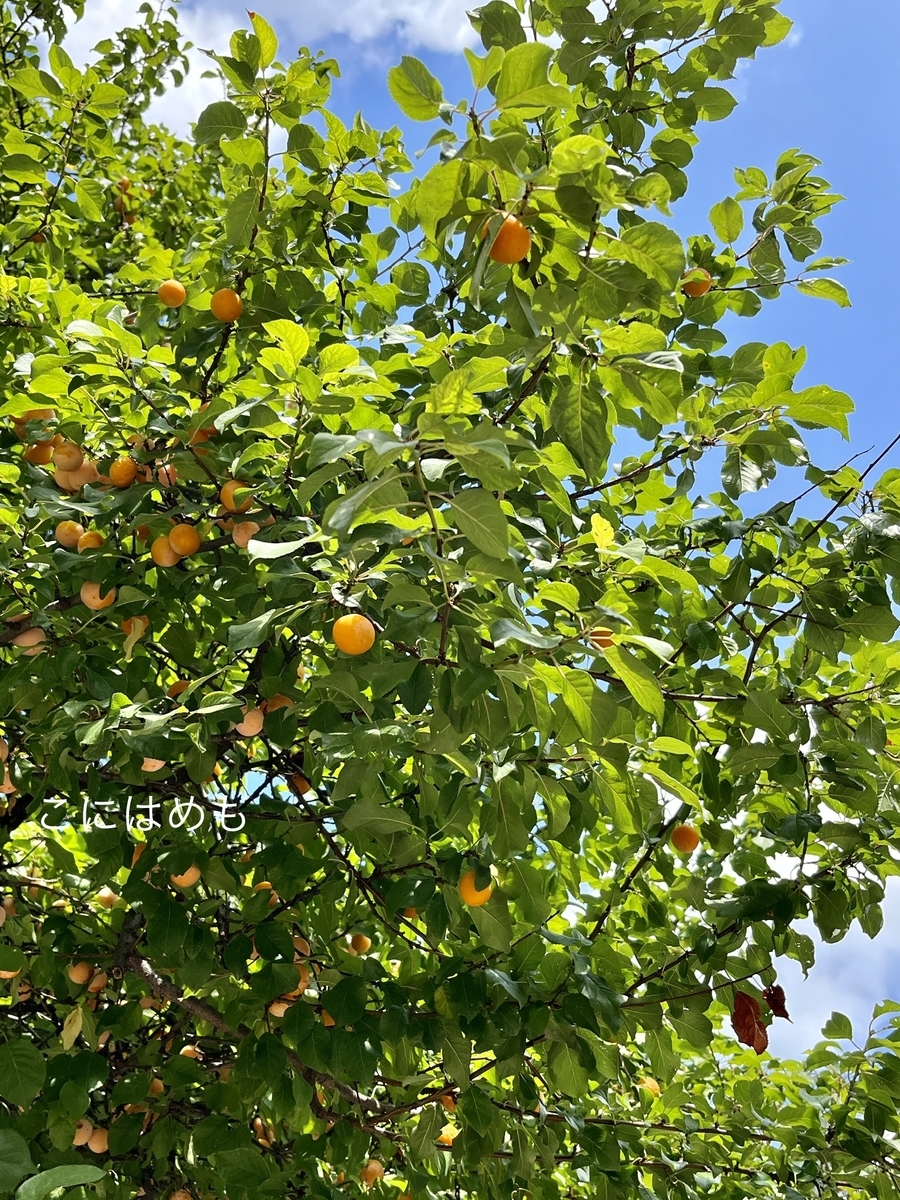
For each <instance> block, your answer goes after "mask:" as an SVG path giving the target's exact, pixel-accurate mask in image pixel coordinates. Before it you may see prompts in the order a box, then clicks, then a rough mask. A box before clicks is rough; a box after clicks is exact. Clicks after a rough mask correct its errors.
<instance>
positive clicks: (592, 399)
mask: <svg viewBox="0 0 900 1200" xmlns="http://www.w3.org/2000/svg"><path fill="white" fill-rule="evenodd" d="M550 420H551V421H552V423H553V428H554V429H555V430H556V432H557V434H558V435H559V437H560V438H561V439H562V441H563V443H564V444H565V446H566V448H567V449H568V450H570V451H571V452H572V454H573V455H574V456H575V458H576V459H577V460H578V463H579V464H580V465H581V466H582V467H583V468H584V470H585V471H586V472H587V475H588V478H589V479H592V480H593V479H599V478H600V477H601V476H602V474H603V470H604V468H605V466H606V462H607V459H608V458H609V452H610V449H611V448H612V436H611V429H610V413H609V406H608V404H607V401H606V399H605V397H604V396H603V393H602V392H601V390H600V388H599V387H597V386H596V384H594V383H593V382H592V381H591V379H590V376H589V375H588V374H587V373H585V374H582V375H580V376H579V377H578V379H577V380H576V381H574V382H569V383H568V384H563V385H561V386H560V389H559V392H558V394H557V396H556V399H555V400H554V401H553V404H552V407H551V409H550Z"/></svg>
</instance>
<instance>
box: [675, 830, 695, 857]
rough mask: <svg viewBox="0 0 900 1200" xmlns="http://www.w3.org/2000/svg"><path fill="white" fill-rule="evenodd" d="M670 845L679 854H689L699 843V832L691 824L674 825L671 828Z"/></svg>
mask: <svg viewBox="0 0 900 1200" xmlns="http://www.w3.org/2000/svg"><path fill="white" fill-rule="evenodd" d="M672 845H673V846H674V847H675V849H676V850H678V851H679V852H680V853H681V854H691V853H692V852H693V851H694V850H696V849H697V847H698V846H699V845H700V834H699V833H698V832H697V830H696V829H695V828H694V827H693V825H676V826H675V828H674V829H673V830H672Z"/></svg>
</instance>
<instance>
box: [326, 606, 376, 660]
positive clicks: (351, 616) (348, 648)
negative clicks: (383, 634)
mask: <svg viewBox="0 0 900 1200" xmlns="http://www.w3.org/2000/svg"><path fill="white" fill-rule="evenodd" d="M331 637H332V640H333V641H334V644H335V645H336V646H337V648H338V650H343V652H344V653H345V654H365V653H366V651H367V650H371V649H372V647H373V646H374V645H375V626H374V625H373V624H372V622H371V621H370V620H369V618H368V617H364V616H363V615H362V614H361V613H345V614H344V616H342V617H338V619H337V620H336V621H335V623H334V624H333V625H332V627H331Z"/></svg>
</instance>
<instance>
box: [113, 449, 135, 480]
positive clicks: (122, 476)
mask: <svg viewBox="0 0 900 1200" xmlns="http://www.w3.org/2000/svg"><path fill="white" fill-rule="evenodd" d="M137 473H138V465H137V463H136V462H135V461H134V459H133V458H130V457H129V456H128V455H127V454H126V455H123V457H122V458H117V459H116V461H115V462H114V463H112V464H111V465H110V468H109V482H110V483H111V484H112V485H113V487H117V488H127V487H130V486H131V485H132V484H133V483H134V481H135V479H136V478H137Z"/></svg>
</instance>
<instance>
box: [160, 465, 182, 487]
mask: <svg viewBox="0 0 900 1200" xmlns="http://www.w3.org/2000/svg"><path fill="white" fill-rule="evenodd" d="M156 478H157V481H158V482H159V486H160V487H164V488H170V487H174V486H175V484H176V483H177V482H178V472H177V471H176V470H175V468H174V467H160V468H159V470H158V471H157V472H156Z"/></svg>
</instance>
